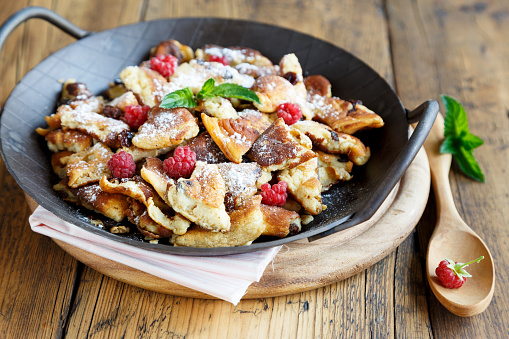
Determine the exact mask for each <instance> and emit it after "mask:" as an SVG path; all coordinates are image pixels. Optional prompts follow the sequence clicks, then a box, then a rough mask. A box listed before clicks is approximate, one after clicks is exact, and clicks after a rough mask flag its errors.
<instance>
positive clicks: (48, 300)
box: [0, 0, 77, 338]
mask: <svg viewBox="0 0 509 339" xmlns="http://www.w3.org/2000/svg"><path fill="white" fill-rule="evenodd" d="M26 5H47V6H51V1H49V0H46V1H44V0H41V1H17V2H13V1H3V2H1V3H0V21H2V22H3V21H4V20H5V19H6V18H7V16H8V15H10V14H12V13H13V12H14V11H16V10H19V9H21V8H23V7H24V6H26ZM46 30H47V24H45V23H43V22H42V21H41V20H33V21H31V22H29V23H27V24H22V25H21V26H20V27H18V28H17V29H16V30H15V31H14V32H13V33H12V34H11V36H10V37H9V38H8V39H7V42H6V44H5V45H4V47H3V51H2V55H1V58H0V73H1V74H2V82H1V92H2V93H1V94H2V102H3V101H4V100H5V99H6V97H7V94H8V93H9V92H10V91H11V89H12V88H13V87H14V85H15V84H16V83H17V81H19V80H20V79H21V77H22V76H23V75H24V74H25V73H26V72H27V71H28V69H30V68H31V67H32V66H33V65H34V64H35V63H37V62H38V61H40V60H41V59H42V58H43V57H44V56H46V55H48V53H49V51H48V48H47V47H46V46H45V42H46V41H47V35H46V34H45V33H46ZM35 36H37V38H36V39H33V38H32V37H35ZM0 185H1V187H2V195H1V196H0V213H1V215H2V218H1V222H0V271H1V272H2V275H1V277H0V295H1V296H2V301H1V304H0V314H1V318H0V319H1V321H0V337H2V338H16V337H22V338H54V337H59V336H60V335H61V333H62V331H63V328H64V326H65V323H66V319H67V315H68V312H69V306H70V300H71V296H72V291H73V286H74V277H75V273H76V266H77V264H76V260H74V259H73V258H72V257H70V256H69V255H67V254H66V253H65V252H64V251H62V250H61V249H59V248H58V247H57V246H56V245H55V244H54V243H53V242H52V241H51V240H50V239H48V238H46V237H43V236H40V235H38V234H35V233H33V232H32V231H31V230H30V226H29V225H28V216H29V215H30V210H29V209H28V206H27V204H26V202H25V196H24V194H23V191H22V190H21V189H20V188H19V187H18V186H17V184H16V182H15V181H14V179H13V178H12V176H11V175H10V174H9V173H8V172H7V170H6V168H5V166H3V164H2V165H0Z"/></svg>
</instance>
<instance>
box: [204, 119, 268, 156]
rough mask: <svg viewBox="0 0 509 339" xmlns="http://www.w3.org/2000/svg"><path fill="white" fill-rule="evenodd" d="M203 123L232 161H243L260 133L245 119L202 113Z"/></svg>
mask: <svg viewBox="0 0 509 339" xmlns="http://www.w3.org/2000/svg"><path fill="white" fill-rule="evenodd" d="M201 118H202V122H203V125H205V128H206V129H207V132H209V134H210V136H211V137H212V139H213V140H214V142H215V143H216V145H217V146H218V147H219V148H220V149H221V151H222V152H223V153H224V155H226V157H227V158H228V159H230V161H232V162H234V163H237V164H239V163H241V162H242V156H243V155H244V154H246V153H247V151H249V149H250V148H251V146H252V145H253V143H254V141H255V140H256V138H258V135H260V133H259V132H258V131H257V130H256V129H255V128H253V127H251V124H250V123H249V121H248V120H245V119H240V118H239V119H217V118H213V117H209V116H207V115H206V114H204V113H202V114H201Z"/></svg>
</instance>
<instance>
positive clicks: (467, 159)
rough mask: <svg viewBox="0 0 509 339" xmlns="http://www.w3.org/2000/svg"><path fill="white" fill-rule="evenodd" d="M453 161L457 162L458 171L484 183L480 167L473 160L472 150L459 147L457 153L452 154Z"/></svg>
mask: <svg viewBox="0 0 509 339" xmlns="http://www.w3.org/2000/svg"><path fill="white" fill-rule="evenodd" d="M453 156H454V159H456V161H457V162H458V165H459V167H460V169H461V170H462V171H463V172H464V173H465V174H466V175H468V176H469V177H471V178H473V179H475V180H477V181H480V182H484V174H483V172H482V170H481V167H480V166H479V164H478V163H477V161H476V160H475V158H474V154H473V151H472V150H467V149H465V147H463V146H460V147H459V152H457V153H456V152H455V153H453Z"/></svg>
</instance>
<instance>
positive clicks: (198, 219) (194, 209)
mask: <svg viewBox="0 0 509 339" xmlns="http://www.w3.org/2000/svg"><path fill="white" fill-rule="evenodd" d="M225 194H226V187H225V184H224V180H223V178H222V177H221V174H220V173H219V169H218V168H217V165H213V164H206V163H204V162H201V161H197V162H196V167H195V169H194V171H193V174H192V175H191V178H190V179H185V178H180V179H178V181H177V182H176V183H175V184H174V185H169V186H168V190H167V200H168V202H169V203H170V205H171V206H172V207H173V209H174V210H175V211H177V212H178V213H180V214H182V215H183V216H185V217H186V218H187V219H189V220H191V221H192V222H194V223H196V224H198V225H199V226H201V227H203V228H206V229H209V230H212V231H215V232H218V231H221V232H227V231H228V230H229V229H230V218H229V217H228V214H227V213H226V209H225V205H224V198H225Z"/></svg>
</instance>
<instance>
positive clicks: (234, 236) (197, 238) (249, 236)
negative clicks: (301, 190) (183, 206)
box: [174, 195, 264, 247]
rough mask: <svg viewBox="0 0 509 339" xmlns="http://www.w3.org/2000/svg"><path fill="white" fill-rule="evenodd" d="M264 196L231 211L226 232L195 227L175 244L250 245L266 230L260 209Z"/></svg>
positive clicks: (176, 239)
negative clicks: (228, 228) (228, 227)
mask: <svg viewBox="0 0 509 339" xmlns="http://www.w3.org/2000/svg"><path fill="white" fill-rule="evenodd" d="M261 200H262V197H261V196H260V195H257V196H255V197H251V198H250V199H249V200H247V201H246V202H245V204H244V205H243V206H241V207H240V208H239V209H236V210H234V211H233V212H231V213H230V215H229V216H230V220H231V226H230V230H229V231H228V232H225V233H221V232H211V231H209V230H206V229H203V228H199V227H193V228H191V229H190V230H189V231H187V233H186V234H184V235H182V236H179V237H176V238H175V242H174V245H175V246H189V247H233V246H243V245H249V244H250V243H251V242H252V241H253V240H255V239H256V238H258V237H259V236H260V234H261V233H262V231H263V230H264V225H263V215H262V212H261V210H260V202H261Z"/></svg>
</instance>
